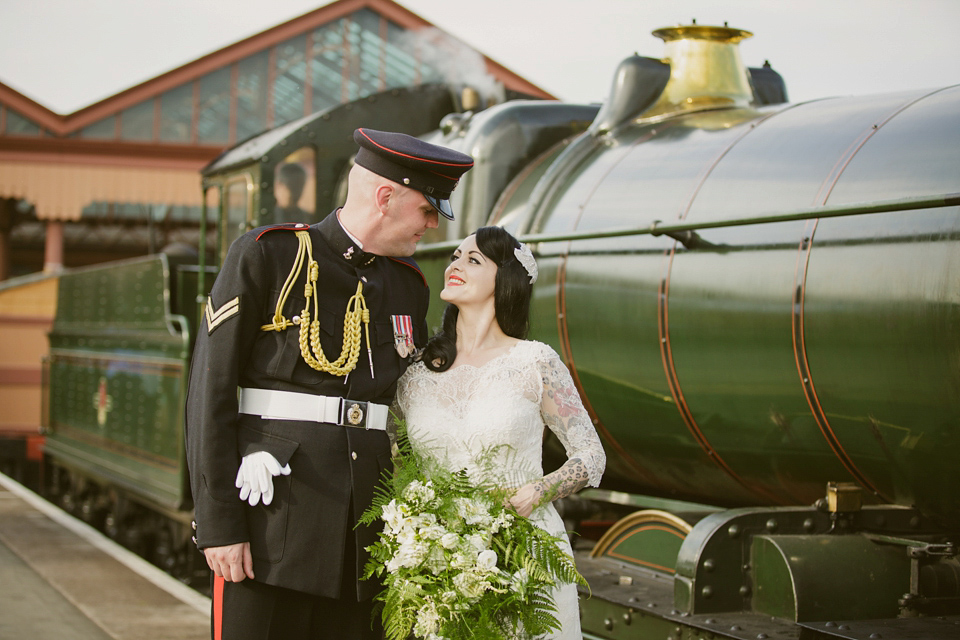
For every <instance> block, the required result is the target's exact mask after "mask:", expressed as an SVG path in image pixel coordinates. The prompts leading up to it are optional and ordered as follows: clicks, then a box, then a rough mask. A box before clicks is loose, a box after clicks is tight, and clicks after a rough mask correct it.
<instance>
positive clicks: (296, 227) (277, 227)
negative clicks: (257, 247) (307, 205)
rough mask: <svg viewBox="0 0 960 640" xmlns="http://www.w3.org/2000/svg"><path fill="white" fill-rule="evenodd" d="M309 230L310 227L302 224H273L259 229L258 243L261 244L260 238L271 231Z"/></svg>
mask: <svg viewBox="0 0 960 640" xmlns="http://www.w3.org/2000/svg"><path fill="white" fill-rule="evenodd" d="M309 228H310V225H308V224H304V223H302V222H284V223H283V224H273V225H270V226H269V227H262V228H261V229H259V233H257V241H258V242H259V241H260V238H262V237H263V236H264V234H266V233H269V232H270V231H306V230H307V229H309Z"/></svg>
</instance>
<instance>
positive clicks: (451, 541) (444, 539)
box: [440, 533, 460, 549]
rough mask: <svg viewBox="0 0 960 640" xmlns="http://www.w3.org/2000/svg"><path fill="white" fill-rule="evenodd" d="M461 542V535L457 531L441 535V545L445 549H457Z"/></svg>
mask: <svg viewBox="0 0 960 640" xmlns="http://www.w3.org/2000/svg"><path fill="white" fill-rule="evenodd" d="M459 544H460V536H458V535H457V534H455V533H445V534H443V535H442V536H440V545H441V546H442V547H443V548H444V549H456V548H457V545H459Z"/></svg>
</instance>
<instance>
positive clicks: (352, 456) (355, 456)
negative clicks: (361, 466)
mask: <svg viewBox="0 0 960 640" xmlns="http://www.w3.org/2000/svg"><path fill="white" fill-rule="evenodd" d="M350 457H351V458H353V459H354V460H356V459H357V452H356V451H354V452H353V453H351V454H350Z"/></svg>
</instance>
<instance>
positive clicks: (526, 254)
mask: <svg viewBox="0 0 960 640" xmlns="http://www.w3.org/2000/svg"><path fill="white" fill-rule="evenodd" d="M513 255H515V256H517V260H518V261H519V262H520V264H522V265H523V268H524V269H526V270H527V275H529V276H530V284H533V283H534V282H536V281H537V273H538V271H537V261H536V260H534V258H533V252H531V251H530V247H528V246H527V245H525V244H524V243H522V242H521V243H520V246H519V247H518V248H516V249H514V250H513Z"/></svg>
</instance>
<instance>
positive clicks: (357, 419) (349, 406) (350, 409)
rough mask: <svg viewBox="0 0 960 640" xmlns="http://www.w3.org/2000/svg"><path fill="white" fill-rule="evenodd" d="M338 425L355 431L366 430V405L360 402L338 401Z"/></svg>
mask: <svg viewBox="0 0 960 640" xmlns="http://www.w3.org/2000/svg"><path fill="white" fill-rule="evenodd" d="M340 424H341V425H342V426H344V427H355V428H357V429H366V428H367V403H366V402H362V401H360V400H348V399H347V398H344V399H343V400H341V401H340Z"/></svg>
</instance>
